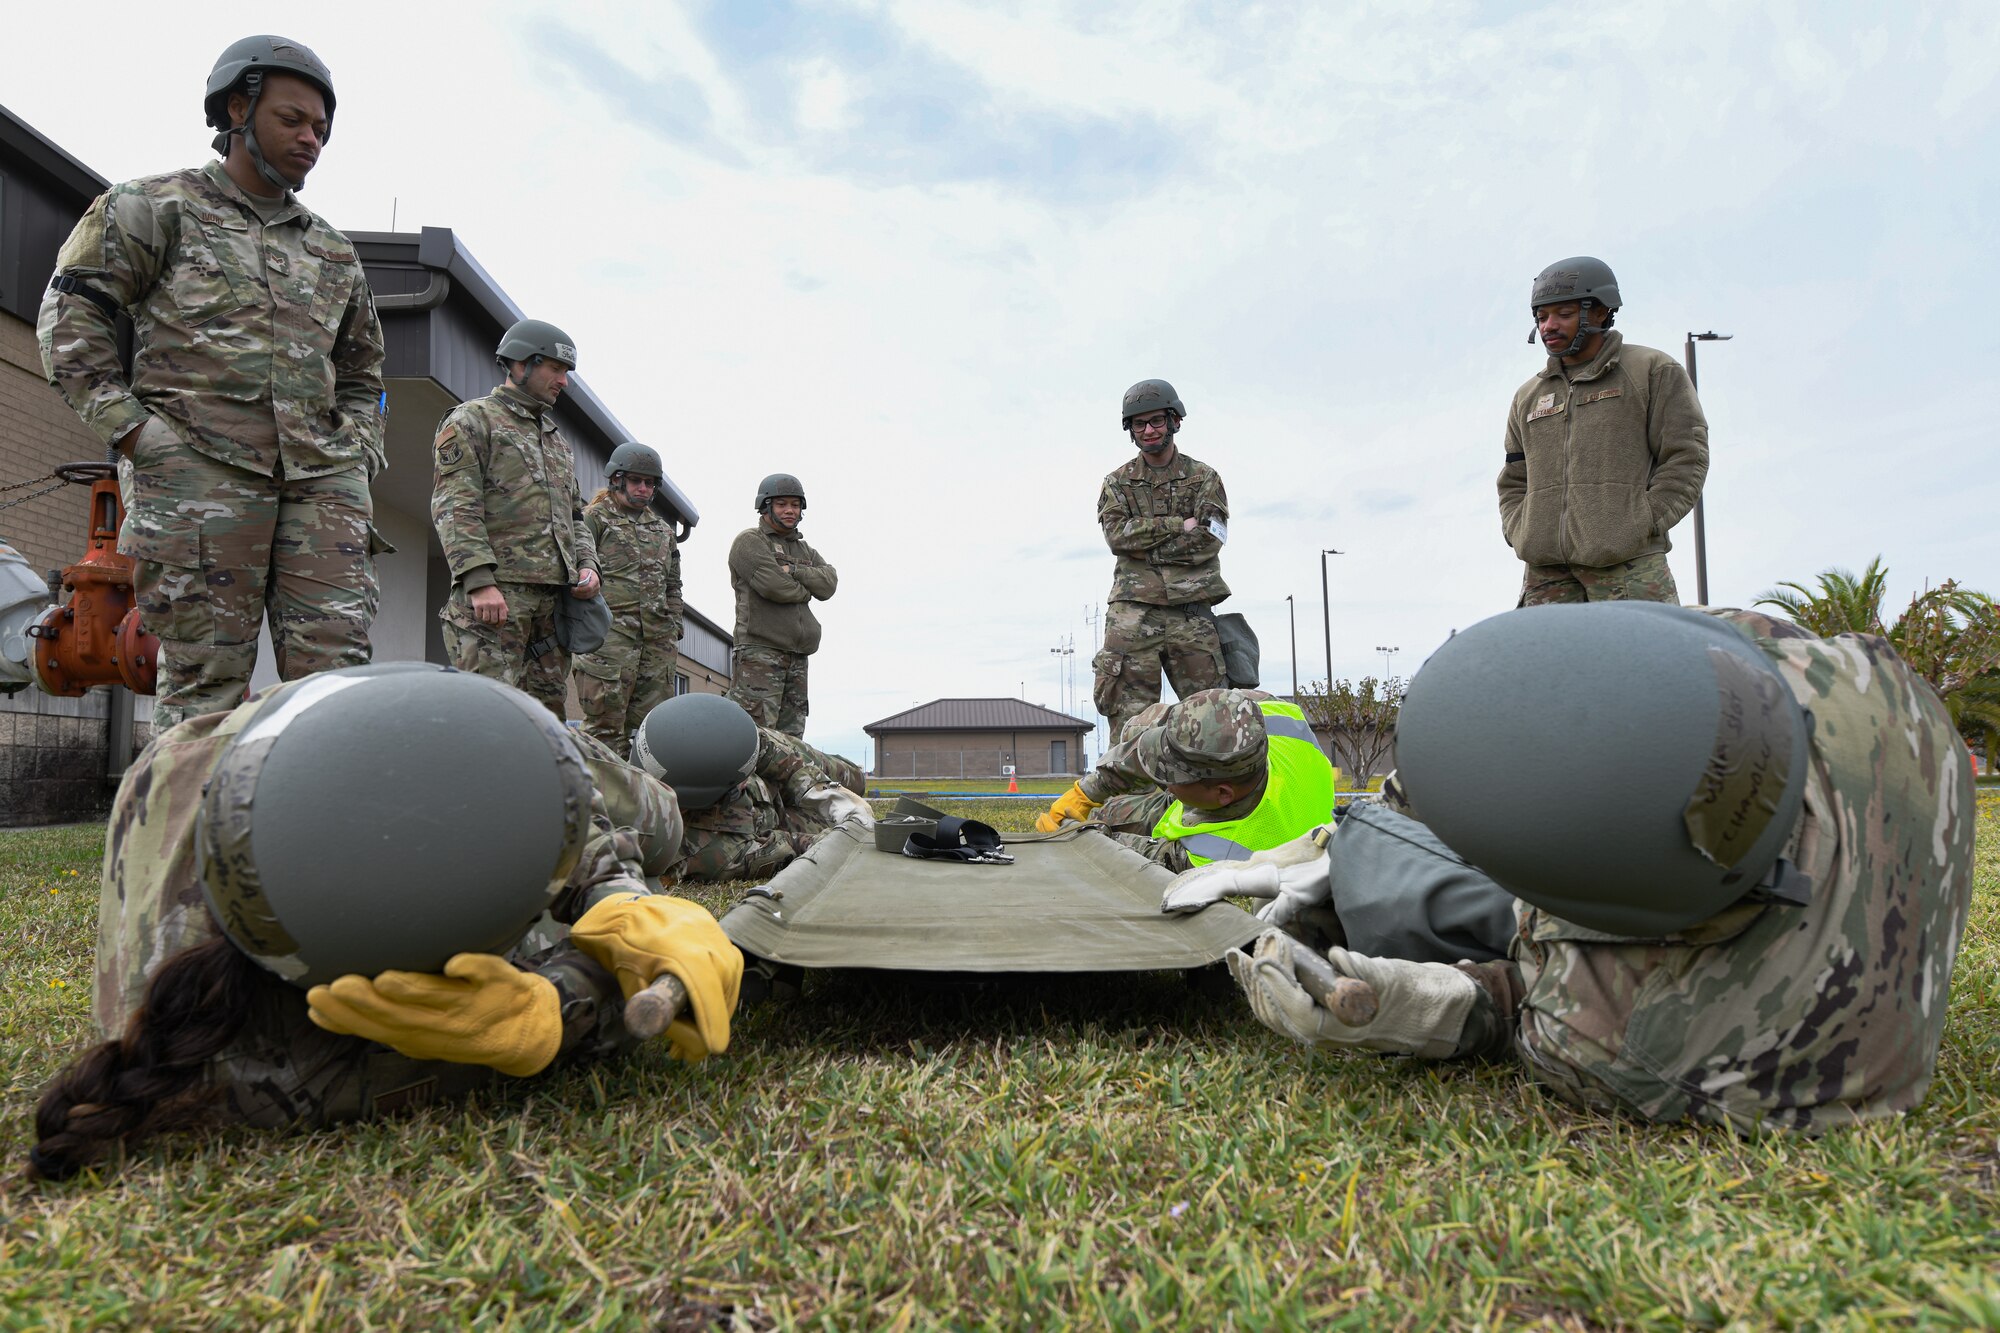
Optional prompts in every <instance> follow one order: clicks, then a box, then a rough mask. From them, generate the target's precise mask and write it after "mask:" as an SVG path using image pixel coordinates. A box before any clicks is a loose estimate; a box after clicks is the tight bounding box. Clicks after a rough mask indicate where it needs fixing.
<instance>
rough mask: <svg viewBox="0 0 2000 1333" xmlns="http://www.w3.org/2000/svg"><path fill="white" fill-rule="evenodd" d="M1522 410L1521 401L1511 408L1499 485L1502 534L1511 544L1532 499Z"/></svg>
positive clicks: (1508, 414)
mask: <svg viewBox="0 0 2000 1333" xmlns="http://www.w3.org/2000/svg"><path fill="white" fill-rule="evenodd" d="M1521 425H1522V423H1521V410H1520V405H1519V403H1518V402H1517V403H1516V404H1515V405H1513V406H1511V407H1509V408H1508V409H1507V452H1506V457H1505V458H1504V459H1502V460H1501V463H1500V476H1499V479H1498V482H1497V485H1498V486H1499V490H1500V532H1501V534H1502V535H1503V536H1504V537H1506V539H1507V544H1508V545H1509V546H1512V545H1513V544H1514V536H1515V528H1516V527H1517V526H1518V523H1519V520H1520V515H1521V502H1522V501H1523V500H1526V499H1527V498H1528V453H1527V449H1528V446H1527V442H1526V441H1525V440H1523V439H1522V438H1521Z"/></svg>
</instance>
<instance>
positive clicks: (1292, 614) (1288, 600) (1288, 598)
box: [1285, 593, 1299, 703]
mask: <svg viewBox="0 0 2000 1333" xmlns="http://www.w3.org/2000/svg"><path fill="white" fill-rule="evenodd" d="M1285 616H1286V618H1287V619H1288V620H1290V621H1291V622H1292V702H1293V703H1297V702H1298V701H1299V606H1298V603H1297V602H1294V601H1293V600H1292V595H1291V594H1290V593H1286V594H1285Z"/></svg>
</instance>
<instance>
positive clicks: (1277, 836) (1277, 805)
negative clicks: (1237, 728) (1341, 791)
mask: <svg viewBox="0 0 2000 1333" xmlns="http://www.w3.org/2000/svg"><path fill="white" fill-rule="evenodd" d="M1257 709H1258V711H1259V712H1261V713H1262V714H1263V715H1264V730H1265V732H1266V733H1268V735H1269V737H1270V742H1269V748H1268V749H1267V751H1266V754H1265V763H1266V764H1267V765H1268V766H1269V769H1270V781H1269V782H1268V783H1267V784H1266V785H1265V787H1264V799H1263V800H1261V801H1259V802H1257V807H1256V809H1254V810H1252V811H1251V812H1250V813H1249V814H1247V815H1245V816H1243V817H1242V818H1241V819H1222V820H1214V821H1205V822H1203V823H1200V824H1189V823H1186V822H1184V821H1183V819H1182V816H1183V815H1184V814H1185V813H1186V808H1185V807H1184V806H1183V805H1182V804H1181V803H1180V802H1179V801H1175V802H1174V803H1173V804H1172V805H1170V806H1168V807H1167V812H1166V814H1164V815H1162V816H1160V822H1159V823H1157V824H1155V825H1153V836H1154V837H1156V838H1173V839H1175V840H1176V841H1178V842H1179V843H1180V845H1181V850H1182V851H1185V852H1186V853H1187V854H1188V860H1189V861H1191V862H1193V863H1194V864H1195V865H1198V866H1201V865H1207V864H1208V863H1209V862H1210V861H1244V860H1248V859H1249V857H1250V854H1251V853H1252V852H1261V851H1265V850H1268V849H1269V848H1272V847H1278V846H1282V845H1283V844H1285V843H1288V842H1290V841H1291V840H1292V839H1293V838H1296V837H1298V836H1299V835H1301V834H1303V833H1307V832H1310V831H1311V830H1313V829H1315V828H1318V827H1319V826H1320V825H1321V824H1324V823H1326V822H1327V821H1328V820H1329V819H1331V818H1333V765H1332V764H1331V763H1329V762H1328V761H1327V757H1326V755H1325V754H1324V753H1323V752H1322V751H1321V750H1320V748H1319V742H1318V741H1316V740H1315V739H1313V732H1312V726H1311V725H1310V724H1309V723H1308V722H1307V721H1306V715H1305V714H1304V713H1302V712H1300V711H1299V707H1298V705H1297V704H1288V703H1284V702H1282V701H1281V700H1277V699H1266V700H1264V701H1263V702H1261V703H1259V704H1258V705H1257Z"/></svg>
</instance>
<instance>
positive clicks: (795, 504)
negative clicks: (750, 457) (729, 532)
mask: <svg viewBox="0 0 2000 1333" xmlns="http://www.w3.org/2000/svg"><path fill="white" fill-rule="evenodd" d="M805 511H806V490H805V487H804V486H802V485H801V484H800V483H799V479H798V478H797V477H794V476H791V475H790V474H789V473H784V472H775V473H772V474H771V475H770V476H768V477H766V478H764V481H763V483H762V484H761V485H759V486H758V487H757V512H758V514H759V515H761V517H760V518H759V520H758V522H757V526H756V527H754V528H745V529H744V530H743V531H742V532H739V533H737V534H736V540H735V541H734V542H732V543H730V547H729V583H730V586H731V587H733V588H734V589H735V590H736V647H735V650H734V652H733V654H732V656H731V663H730V675H729V697H730V698H732V699H734V700H735V701H736V702H737V703H739V704H741V705H743V710H744V711H745V712H747V713H748V714H750V716H751V718H752V719H754V720H755V721H756V723H757V725H758V726H760V727H772V728H775V729H776V730H778V731H782V732H784V733H785V734H786V735H787V736H803V735H805V734H806V714H807V713H809V712H810V711H811V707H810V704H809V702H808V700H807V698H806V660H807V659H808V658H809V657H811V656H812V654H813V653H815V652H817V651H818V650H819V637H820V628H819V617H817V616H815V615H814V614H813V612H812V603H813V602H814V601H815V600H817V601H822V602H823V601H825V600H826V599H827V598H829V597H831V596H833V593H834V589H835V588H837V587H838V586H839V584H840V575H839V574H838V573H836V572H835V571H834V568H833V566H832V565H829V564H828V563H826V561H825V560H823V559H821V558H820V554H819V552H818V551H815V550H813V548H812V547H811V546H810V545H808V544H807V543H806V539H805V538H804V537H802V536H800V535H799V519H800V518H801V517H802V516H803V515H804V514H805Z"/></svg>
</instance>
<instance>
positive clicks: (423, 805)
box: [29, 663, 743, 1179]
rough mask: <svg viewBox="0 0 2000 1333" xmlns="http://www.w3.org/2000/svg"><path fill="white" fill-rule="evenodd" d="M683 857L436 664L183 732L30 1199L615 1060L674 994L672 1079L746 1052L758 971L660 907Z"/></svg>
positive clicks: (512, 698)
mask: <svg viewBox="0 0 2000 1333" xmlns="http://www.w3.org/2000/svg"><path fill="white" fill-rule="evenodd" d="M607 798H608V803H609V804H610V805H616V806H618V807H619V808H620V809H621V810H623V811H626V812H628V813H627V816H626V817H627V818H628V819H629V820H630V821H631V822H630V823H628V824H627V825H625V826H618V825H614V824H613V823H612V821H611V819H610V818H609V817H608V815H607V808H608V805H607ZM680 836H681V821H680V813H679V809H678V807H677V806H676V804H675V802H674V797H673V794H672V792H670V791H668V790H667V789H666V788H665V787H663V786H661V785H660V784H659V783H658V782H655V781H654V780H653V779H651V778H649V777H647V776H646V775H645V774H643V773H641V772H639V771H637V770H636V769H633V768H630V767H629V766H627V765H624V764H620V763H609V762H591V761H589V760H588V759H587V758H586V755H585V754H584V753H583V752H581V751H580V750H579V748H578V746H577V745H576V744H575V743H574V742H573V740H572V737H571V733H570V732H569V731H568V730H567V729H566V728H565V727H564V726H563V725H562V723H560V722H558V721H557V720H556V719H555V718H554V717H553V716H552V715H551V714H550V713H549V712H548V710H547V709H546V708H543V707H542V706H541V705H540V704H538V703H536V702H535V701H534V700H533V699H531V698H529V697H528V696H527V695H525V694H523V693H521V692H520V691H518V690H514V689H512V688H509V687H508V686H505V685H502V684H499V683H498V682H496V681H492V680H488V679H485V678H483V677H480V676H475V675H471V674H469V673H462V672H457V671H450V670H446V669H444V668H439V667H432V666H427V665H425V664H422V663H397V664H393V665H377V666H369V667H358V668H353V669H349V670H343V671H333V672H327V673H324V674H322V675H318V676H313V677H310V678H308V679H306V680H302V681H295V682H292V683H290V684H286V685H282V686H279V687H278V688H277V689H274V690H271V691H269V692H267V693H265V694H262V695H260V696H258V697H256V698H254V699H252V700H250V701H249V702H248V703H246V704H243V705H241V706H240V707H238V708H236V709H234V710H233V711H230V712H227V713H212V714H209V715H207V716H204V717H199V718H195V719H193V720H190V721H188V722H185V723H183V724H181V725H180V726H178V727H175V728H173V729H172V730H171V731H168V732H165V733H164V734H162V735H161V736H160V737H159V739H158V740H156V741H155V742H154V743H153V744H152V745H151V746H149V747H148V748H147V750H146V752H145V754H144V755H142V756H141V757H140V759H139V761H138V763H136V764H135V765H134V766H133V767H132V770H131V771H130V772H129V773H127V774H126V776H125V781H124V783H123V784H122V785H121V786H120V788H119V791H118V797H117V801H116V804H115V806H114V807H113V811H112V817H111V825H110V829H109V833H108V835H107V843H106V848H105V852H106V854H105V859H104V881H103V898H102V903H101V906H100V908H99V918H98V945H97V978H96V987H95V995H94V1005H95V1013H96V1019H97V1023H98V1026H99V1028H100V1030H101V1031H102V1032H103V1033H104V1034H105V1035H106V1036H107V1037H108V1038H109V1040H107V1041H106V1042H105V1043H104V1044H103V1045H101V1046H98V1047H96V1048H95V1049H93V1050H91V1051H90V1052H89V1053H87V1054H85V1055H84V1056H83V1057H82V1058H81V1059H79V1060H78V1061H77V1062H76V1063H75V1064H73V1065H71V1066H70V1067H69V1068H68V1069H67V1070H65V1071H64V1072H63V1073H62V1074H61V1075H59V1076H58V1077H57V1079H56V1080H55V1082H54V1083H53V1084H52V1085H51V1086H50V1087H49V1088H48V1090H47V1091H46V1092H45V1093H44V1094H43V1096H42V1099H41V1103H40V1105H39V1106H38V1107H37V1109H36V1113H35V1128H36V1131H37V1137H38V1139H39V1142H38V1143H37V1144H36V1145H35V1147H34V1148H33V1149H32V1150H31V1151H30V1153H29V1166H30V1169H31V1170H32V1171H33V1172H34V1173H36V1174H38V1175H41V1176H43V1177H46V1178H49V1179H63V1178H66V1177H68V1176H71V1175H74V1174H75V1173H76V1172H77V1171H78V1170H80V1169H81V1168H82V1167H84V1166H85V1165H87V1164H88V1163H89V1162H90V1161H91V1160H92V1159H94V1158H96V1157H97V1156H99V1155H100V1154H102V1153H103V1152H105V1151H107V1150H109V1149H111V1148H112V1147H114V1146H116V1145H120V1144H123V1145H130V1144H133V1143H135V1142H137V1141H138V1140H140V1139H143V1138H145V1137H147V1136H148V1135H150V1134H152V1133H154V1132H156V1131H159V1130H163V1129H167V1128H171V1127H174V1126H178V1125H183V1124H187V1123H189V1122H191V1121H194V1120H197V1119H199V1118H202V1117H204V1116H212V1117H214V1118H216V1119H221V1120H233V1121H237V1122H242V1123H249V1124H257V1125H291V1124H301V1125H322V1124H327V1123H330V1122H333V1121H337V1120H347V1119H355V1118H360V1117H366V1116H372V1115H379V1114H386V1113H389V1112H392V1111H395V1110H398V1109H401V1108H403V1107H407V1106H413V1105H419V1104H422V1103H426V1102H430V1101H433V1100H436V1099H438V1098H440V1097H447V1096H457V1095H461V1094H463V1093H466V1092H469V1091H471V1090H473V1089H475V1088H478V1087H481V1086H484V1085H487V1084H490V1083H492V1082H495V1081H497V1078H498V1076H499V1075H501V1074H506V1075H511V1076H514V1077H517V1078H522V1077H527V1076H529V1075H532V1074H537V1073H540V1072H541V1071H542V1070H544V1069H546V1068H548V1067H549V1066H550V1065H552V1064H554V1063H555V1062H556V1061H557V1060H558V1059H562V1058H568V1059H579V1058H595V1057H602V1056H606V1055H610V1054H612V1053H615V1052H619V1051H622V1050H625V1049H627V1048H629V1047H630V1046H631V1045H633V1044H634V1038H633V1037H632V1035H631V1034H630V1033H629V1032H628V1031H627V1020H628V1017H629V1016H628V1014H627V1012H626V1006H627V1001H628V1000H629V999H630V998H631V997H633V996H635V995H636V994H637V993H638V992H639V991H641V990H642V989H645V988H647V987H650V986H652V985H653V983H655V982H656V981H659V980H660V978H661V977H662V975H663V974H672V975H673V976H674V977H677V978H679V980H680V982H681V983H682V985H683V986H684V987H685V988H686V993H687V1008H685V1009H684V1010H683V1011H682V1013H681V1016H680V1017H679V1018H678V1019H677V1020H676V1021H675V1022H673V1023H672V1024H671V1025H670V1026H668V1027H667V1029H666V1037H667V1040H668V1044H669V1048H670V1050H671V1053H672V1055H673V1056H674V1057H675V1058H677V1059H685V1060H699V1059H702V1058H703V1057H705V1056H707V1055H709V1054H712V1053H716V1052H720V1051H722V1050H724V1049H726V1048H727V1047H728V1045H729V1020H730V1015H731V1014H732V1013H734V1011H735V1009H736V1001H737V995H738V990H739V987H740V985H741V982H742V976H743V956H742V955H741V954H740V953H738V952H737V950H736V947H735V946H734V945H733V944H731V943H730V942H729V939H728V937H727V936H725V935H724V934H723V933H722V930H721V928H720V927H719V926H717V925H716V923H715V919H714V918H713V917H711V916H710V915H709V914H708V912H707V911H705V910H704V909H703V908H701V907H700V906H698V905H696V904H694V903H691V902H687V901H685V900H683V899H679V898H671V897H666V896H663V895H658V894H653V893H649V892H648V890H647V887H646V884H645V882H644V880H643V878H642V876H644V875H645V874H647V873H649V872H650V873H658V872H659V871H661V870H670V869H671V867H672V863H673V859H674V858H675V857H677V855H678V849H679V846H680ZM662 849H664V852H663V851H662ZM545 914H546V915H545ZM531 927H532V930H531Z"/></svg>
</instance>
